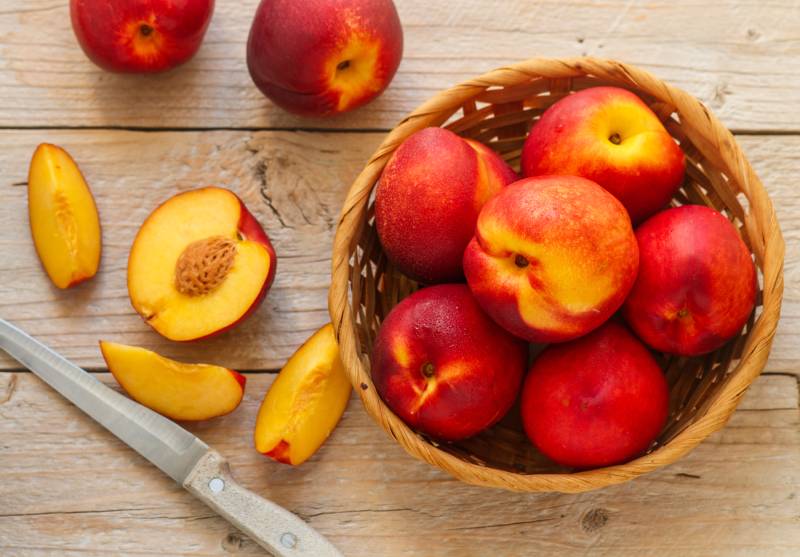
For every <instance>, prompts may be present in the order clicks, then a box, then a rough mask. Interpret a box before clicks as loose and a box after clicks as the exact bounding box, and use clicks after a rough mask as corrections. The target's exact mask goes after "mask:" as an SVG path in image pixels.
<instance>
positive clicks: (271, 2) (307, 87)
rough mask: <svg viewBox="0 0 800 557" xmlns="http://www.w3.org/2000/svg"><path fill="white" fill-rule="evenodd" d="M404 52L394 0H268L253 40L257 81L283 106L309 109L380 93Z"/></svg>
mask: <svg viewBox="0 0 800 557" xmlns="http://www.w3.org/2000/svg"><path fill="white" fill-rule="evenodd" d="M402 55H403V29H402V27H401V26H400V19H399V17H398V16H397V10H396V9H395V7H394V3H393V2H392V0H304V1H302V2H298V1H296V0H262V1H261V3H260V4H259V6H258V10H257V11H256V14H255V17H254V19H253V25H252V27H251V28H250V37H249V38H248V41H247V67H248V68H249V70H250V76H251V77H252V78H253V81H254V82H255V84H256V86H257V87H258V88H259V89H260V90H261V92H262V93H264V95H266V96H267V97H268V98H269V99H270V100H272V102H274V103H275V104H277V105H278V106H280V107H281V108H283V109H285V110H288V111H289V112H294V113H296V114H302V115H306V116H330V115H333V114H338V113H341V112H346V111H348V110H353V109H354V108H358V107H359V106H361V105H363V104H365V103H367V102H369V101H370V100H372V99H374V98H375V97H376V96H378V95H379V94H380V93H381V92H382V91H383V90H384V89H386V87H387V86H388V85H389V82H391V81H392V78H393V77H394V74H395V72H396V71H397V67H398V66H399V65H400V59H401V58H402Z"/></svg>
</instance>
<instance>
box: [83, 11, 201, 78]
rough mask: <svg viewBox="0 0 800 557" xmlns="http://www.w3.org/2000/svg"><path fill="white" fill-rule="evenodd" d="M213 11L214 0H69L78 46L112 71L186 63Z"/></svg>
mask: <svg viewBox="0 0 800 557" xmlns="http://www.w3.org/2000/svg"><path fill="white" fill-rule="evenodd" d="M213 12H214V0H70V14H71V17H72V28H73V30H74V31H75V35H76V36H77V38H78V42H79V43H80V45H81V48H83V51H84V52H85V53H86V55H87V56H88V57H89V58H90V59H91V60H92V62H94V63H95V64H97V65H98V66H100V67H101V68H103V69H105V70H108V71H111V72H135V73H150V72H160V71H164V70H168V69H171V68H173V67H175V66H177V65H179V64H182V63H184V62H186V61H187V60H189V59H190V58H191V57H192V56H193V55H194V54H195V52H197V49H198V48H200V43H201V42H202V41H203V36H204V35H205V32H206V28H207V27H208V23H209V21H210V20H211V15H212V13H213Z"/></svg>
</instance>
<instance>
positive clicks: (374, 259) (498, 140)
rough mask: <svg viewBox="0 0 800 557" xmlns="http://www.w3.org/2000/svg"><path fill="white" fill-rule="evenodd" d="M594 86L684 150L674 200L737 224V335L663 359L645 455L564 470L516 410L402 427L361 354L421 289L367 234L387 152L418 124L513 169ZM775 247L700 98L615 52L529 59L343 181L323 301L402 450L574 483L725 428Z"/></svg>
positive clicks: (767, 207) (746, 376)
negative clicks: (574, 94)
mask: <svg viewBox="0 0 800 557" xmlns="http://www.w3.org/2000/svg"><path fill="white" fill-rule="evenodd" d="M596 85H615V86H619V87H624V88H626V89H629V90H632V91H634V92H635V93H637V94H638V95H639V96H640V97H641V98H642V99H643V100H644V101H645V102H646V103H647V104H648V105H649V106H650V107H651V108H652V109H653V111H654V112H655V113H656V114H657V115H659V117H660V118H661V119H662V120H663V121H664V123H665V125H666V127H667V129H668V130H669V132H670V133H671V134H672V135H673V136H674V137H675V138H676V139H677V140H678V141H679V142H680V145H681V147H682V148H683V150H684V152H685V153H686V162H687V174H686V182H685V185H684V187H683V188H682V189H681V190H680V192H679V193H678V194H677V195H676V197H675V199H674V200H673V203H674V204H676V205H679V204H686V203H693V204H703V205H708V206H710V207H714V208H716V209H718V210H720V211H722V212H723V213H724V214H725V215H726V216H727V217H728V218H729V219H730V220H731V222H733V223H734V225H735V226H736V227H737V228H738V229H739V230H740V232H741V234H742V237H743V238H744V241H745V242H746V244H747V245H748V247H749V248H750V250H751V251H752V253H753V255H754V260H755V263H756V266H757V267H758V271H759V290H760V296H759V298H758V300H757V308H756V310H755V312H754V314H753V315H752V316H751V318H750V320H749V322H748V323H747V325H746V327H745V329H744V331H743V332H742V333H741V334H740V335H739V336H738V337H737V338H735V339H733V340H732V341H730V342H729V343H728V344H726V345H725V346H723V347H722V348H720V349H719V350H717V351H716V352H713V353H712V354H709V355H707V356H704V357H699V358H685V357H669V356H663V357H661V361H660V363H661V364H662V366H663V369H664V370H665V371H666V374H667V379H668V381H669V385H670V389H671V397H670V415H669V419H668V423H667V425H666V427H665V428H664V430H663V432H662V433H661V435H660V436H659V438H658V440H657V441H656V442H655V443H654V444H653V446H652V447H651V448H650V450H649V451H648V452H647V454H645V455H643V456H641V457H639V458H637V459H635V460H633V461H631V462H628V463H626V464H620V465H617V466H610V467H606V468H599V469H594V470H583V471H575V472H573V471H570V470H568V469H564V468H560V467H558V466H556V465H554V464H553V463H551V462H549V461H548V460H546V459H545V458H544V457H543V456H542V455H541V454H540V453H538V452H537V451H536V450H535V448H534V447H533V446H532V445H531V444H530V443H529V442H528V440H527V438H526V437H525V435H524V433H523V431H522V427H521V423H520V418H519V412H518V409H512V411H511V412H510V413H509V415H508V416H506V418H505V419H504V420H503V421H501V422H500V423H499V424H497V425H496V426H494V427H492V428H490V429H489V430H487V431H484V432H483V433H481V434H479V435H477V436H475V437H473V438H470V439H467V440H464V441H461V442H457V443H437V442H436V441H434V440H432V439H430V438H428V437H426V436H424V435H422V434H419V433H417V432H415V431H413V430H411V429H410V428H409V427H408V426H406V425H405V424H404V423H403V422H402V421H401V420H400V419H399V418H398V417H397V416H395V415H394V414H393V413H392V412H391V411H390V410H389V409H388V408H387V407H386V406H385V405H384V403H383V401H382V400H381V399H380V397H379V396H378V394H377V392H376V390H375V387H374V385H373V383H372V380H371V378H370V365H369V355H370V353H371V351H372V345H373V342H374V340H375V337H376V334H377V331H378V328H379V326H380V324H381V321H382V319H383V318H384V317H385V316H386V314H387V313H388V312H389V310H390V309H391V308H392V307H393V306H394V305H395V304H396V303H397V302H398V301H399V300H400V299H402V298H403V297H404V296H406V295H408V294H409V293H411V292H413V291H414V289H415V288H416V284H415V283H414V282H413V281H411V280H409V279H408V278H406V277H404V276H402V275H401V274H400V273H398V272H397V271H396V270H394V269H393V268H392V265H391V263H390V262H388V261H387V259H386V256H385V255H384V253H383V251H382V249H381V245H380V243H379V242H378V238H377V234H376V231H375V222H374V221H375V219H374V207H373V201H374V195H373V193H374V188H375V185H376V182H377V180H378V178H379V176H380V174H381V171H382V170H383V167H384V165H385V164H386V162H387V161H388V159H389V157H390V156H391V154H392V153H393V152H394V150H395V149H396V148H397V147H398V145H400V143H402V141H403V140H404V139H406V138H407V137H408V136H409V135H411V134H412V133H414V132H416V131H418V130H420V129H422V128H424V127H427V126H445V127H446V128H448V129H450V130H452V131H454V132H456V133H458V134H459V135H462V136H464V137H469V138H473V139H477V140H480V141H482V142H484V143H485V144H487V145H489V146H490V147H491V148H493V149H494V150H496V151H497V152H499V153H500V154H501V155H502V156H503V158H505V159H506V160H507V161H508V162H509V163H510V164H511V165H512V166H516V167H517V168H518V166H519V156H520V151H521V148H522V144H523V142H524V140H525V136H526V135H527V132H528V130H529V129H530V127H531V125H532V124H533V123H534V122H535V121H536V119H537V118H538V117H539V116H540V114H541V113H542V111H543V110H545V109H546V108H547V107H548V106H550V105H551V104H553V103H554V102H555V101H557V100H558V99H560V98H562V97H564V96H565V95H568V94H570V92H571V91H577V90H580V89H585V88H587V87H592V86H596ZM783 255H784V243H783V238H782V236H781V232H780V229H779V228H778V222H777V220H776V217H775V212H774V209H773V207H772V203H771V202H770V200H769V197H768V196H767V194H766V192H765V190H764V187H763V186H762V184H761V182H760V181H759V179H758V177H757V176H756V175H755V173H754V172H753V169H752V168H751V166H750V163H749V162H748V161H747V159H746V158H745V156H744V155H743V154H742V151H741V149H740V147H739V145H738V144H737V143H736V140H735V139H734V137H733V136H732V135H731V133H730V132H729V131H728V130H727V129H726V128H725V127H724V126H723V125H722V124H720V122H719V121H718V120H717V118H716V117H715V116H714V115H712V114H711V113H710V112H709V111H708V109H706V108H705V107H704V106H703V105H702V104H700V102H699V101H697V100H696V99H695V98H694V97H692V96H690V95H688V94H687V93H685V92H683V91H681V90H680V89H676V88H675V87H672V86H671V85H668V84H666V83H664V82H662V81H660V80H658V79H656V78H655V77H653V76H652V75H650V74H649V73H647V72H645V71H642V70H640V69H638V68H635V67H632V66H629V65H626V64H622V63H619V62H615V61H611V60H599V59H594V58H575V59H566V60H552V59H533V60H529V61H526V62H522V63H519V64H515V65H513V66H508V67H505V68H500V69H498V70H495V71H492V72H489V73H487V74H485V75H482V76H481V77H478V78H476V79H473V80H470V81H467V82H465V83H462V84H460V85H457V86H455V87H453V88H451V89H448V90H446V91H443V92H441V93H439V94H437V95H436V96H435V97H433V98H432V99H430V100H429V101H427V102H426V103H424V104H423V105H422V106H420V107H419V108H418V109H417V110H415V111H414V112H412V113H411V114H410V115H409V116H407V117H406V118H405V119H404V120H403V121H402V122H400V123H399V124H398V125H397V127H395V128H394V129H393V130H392V131H391V132H390V133H389V135H388V136H387V137H386V139H385V140H384V141H383V144H382V145H381V146H380V147H379V148H378V150H377V152H376V153H375V154H374V155H373V156H372V158H371V159H370V161H369V163H368V164H367V166H366V168H364V170H363V171H362V172H361V174H360V175H359V176H358V178H357V179H356V181H355V183H354V184H353V185H352V187H351V188H350V192H349V194H348V196H347V200H346V201H345V204H344V207H343V209H342V214H341V218H340V221H339V228H338V231H337V233H336V240H335V242H334V248H333V279H332V285H331V289H330V297H329V309H330V313H331V318H332V320H333V323H334V327H335V330H336V334H337V337H338V339H339V342H340V346H341V351H342V358H343V361H344V365H345V367H346V369H347V373H348V375H349V377H350V380H351V382H352V383H353V386H354V387H355V388H356V390H357V392H358V393H359V395H360V396H361V400H362V401H363V403H364V406H365V407H366V409H367V412H368V413H369V414H370V415H371V416H372V417H373V418H374V419H375V421H377V422H378V424H380V426H381V427H382V428H383V429H384V430H386V431H387V432H388V433H389V434H390V435H391V436H392V437H393V438H394V439H396V440H397V442H398V443H400V445H401V446H402V447H403V448H404V449H405V450H406V451H407V452H408V453H409V454H411V455H413V456H415V457H417V458H419V459H422V460H425V461H426V462H429V463H430V464H432V465H434V466H436V467H438V468H441V469H442V470H445V471H447V472H449V473H450V474H452V475H454V476H455V477H457V478H459V479H461V480H463V481H465V482H468V483H471V484H477V485H484V486H492V487H501V488H505V489H510V490H516V491H561V492H579V491H585V490H590V489H596V488H600V487H603V486H607V485H611V484H616V483H620V482H624V481H626V480H629V479H631V478H634V477H636V476H638V475H640V474H643V473H645V472H649V471H651V470H655V469H656V468H659V467H661V466H665V465H667V464H670V463H672V462H674V461H676V460H677V459H679V458H680V457H681V456H683V455H685V454H686V453H687V452H689V451H690V450H691V449H692V448H694V447H695V446H696V445H697V444H698V443H700V442H701V441H702V440H703V439H705V438H706V437H708V436H709V435H710V434H711V433H713V432H715V431H717V430H718V429H720V428H721V427H722V426H723V425H724V424H725V422H726V421H727V420H728V418H729V417H730V415H731V414H732V413H733V411H734V409H735V408H736V405H737V403H738V402H739V399H740V398H741V397H742V395H743V394H744V392H745V390H746V389H747V387H748V386H749V385H750V383H752V382H753V380H754V379H755V378H756V377H757V376H758V375H759V373H761V370H762V369H763V367H764V364H765V363H766V361H767V356H768V354H769V349H770V346H771V344H772V338H773V335H774V333H775V328H776V326H777V323H778V316H779V313H780V306H781V295H782V291H783V268H782V267H783Z"/></svg>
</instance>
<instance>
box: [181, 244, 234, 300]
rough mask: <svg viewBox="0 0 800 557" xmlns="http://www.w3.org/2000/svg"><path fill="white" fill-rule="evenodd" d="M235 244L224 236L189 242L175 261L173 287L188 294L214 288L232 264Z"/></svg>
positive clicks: (200, 293)
mask: <svg viewBox="0 0 800 557" xmlns="http://www.w3.org/2000/svg"><path fill="white" fill-rule="evenodd" d="M235 258H236V243H235V242H234V241H233V240H232V239H230V238H225V237H223V236H212V237H210V238H204V239H202V240H197V241H196V242H192V243H191V244H189V245H188V246H186V249H184V250H183V253H181V255H180V257H178V261H177V263H176V264H175V288H177V289H178V292H180V293H181V294H185V295H187V296H202V295H203V294H208V293H209V292H211V291H212V290H214V289H215V288H217V287H218V286H219V285H220V284H222V281H224V280H225V277H226V276H227V275H228V272H230V270H231V267H233V261H234V259H235Z"/></svg>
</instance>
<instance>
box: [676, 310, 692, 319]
mask: <svg viewBox="0 0 800 557" xmlns="http://www.w3.org/2000/svg"><path fill="white" fill-rule="evenodd" d="M687 315H689V310H688V309H686V308H681V309H679V310H678V317H680V318H683V317H686V316H687Z"/></svg>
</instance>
